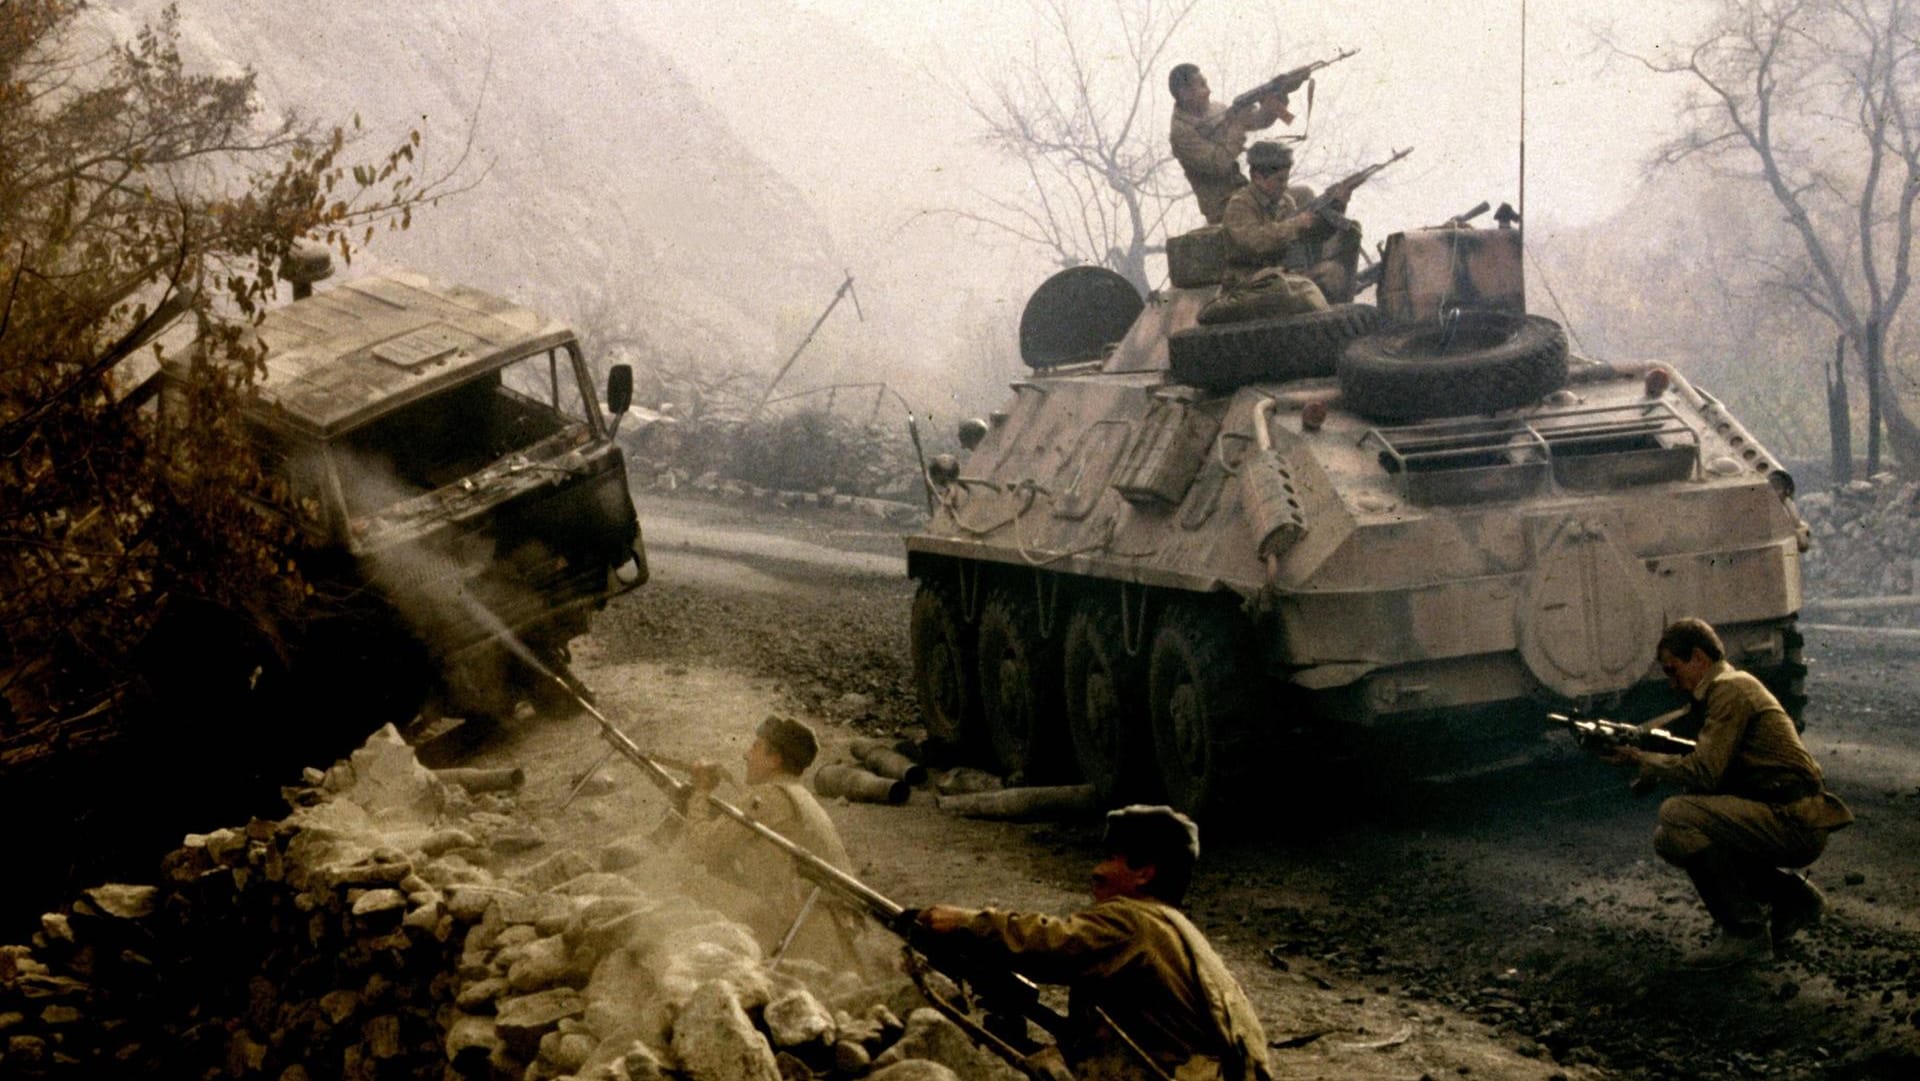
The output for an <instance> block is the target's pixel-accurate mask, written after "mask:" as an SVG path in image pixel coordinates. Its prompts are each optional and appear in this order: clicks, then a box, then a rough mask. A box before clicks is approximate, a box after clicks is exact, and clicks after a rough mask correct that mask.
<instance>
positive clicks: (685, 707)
mask: <svg viewBox="0 0 1920 1081" xmlns="http://www.w3.org/2000/svg"><path fill="white" fill-rule="evenodd" d="M642 513H643V516H644V520H645V521H646V522H647V523H648V529H649V534H648V540H649V547H650V550H651V551H652V553H653V562H654V570H655V581H654V582H653V583H652V584H650V585H649V586H648V587H647V588H646V589H644V590H641V591H640V592H638V593H637V594H634V595H632V596H630V597H628V598H625V599H623V601H622V602H620V603H619V604H618V605H617V606H616V607H615V608H613V609H611V610H609V611H608V612H607V613H605V614H604V615H603V616H602V617H601V619H600V622H599V623H598V625H597V628H596V632H595V634H594V635H593V636H592V637H591V639H589V640H586V641H583V642H582V643H580V644H579V646H578V647H577V658H576V661H577V663H576V668H577V671H578V672H579V674H580V675H581V676H582V677H583V678H584V679H585V681H586V682H587V683H588V684H589V685H590V686H592V687H594V688H595V689H596V691H597V692H598V693H599V695H600V697H601V701H602V704H603V705H604V706H606V707H607V708H608V709H609V710H610V711H611V712H612V714H613V715H614V716H616V717H620V718H623V719H624V721H625V723H627V724H628V725H629V726H630V730H631V731H632V732H633V734H634V735H635V736H636V738H639V739H640V740H641V741H642V742H643V743H647V744H650V745H654V746H657V747H659V748H661V749H662V750H665V751H668V752H670V753H674V754H678V755H683V756H684V755H695V754H706V755H710V756H714V757H717V758H720V759H722V760H737V758H738V755H739V753H740V752H741V750H743V749H744V745H745V739H746V735H747V733H749V732H750V730H751V728H752V726H753V724H754V723H755V722H757V720H758V719H759V717H760V716H762V715H763V714H764V713H766V712H768V711H769V710H772V709H787V710H791V711H796V712H799V713H801V714H803V715H806V716H809V717H811V718H813V719H815V720H824V721H828V722H831V723H830V724H828V725H827V726H826V731H827V732H828V734H829V748H830V752H831V751H832V750H833V749H834V748H836V747H840V746H843V745H844V743H845V741H846V740H847V739H848V738H849V737H850V736H852V735H854V734H856V733H861V732H873V731H892V730H897V729H901V728H908V727H910V726H911V725H912V723H913V720H914V709H913V703H912V698H911V690H910V686H909V684H908V680H907V676H908V668H907V658H906V635H905V612H906V606H907V602H908V598H909V597H910V595H911V585H910V583H908V582H907V581H905V580H904V578H903V577H902V571H901V564H900V561H899V551H900V549H899V546H898V545H899V542H898V539H897V536H896V535H895V534H894V533H892V532H890V531H889V530H888V528H887V527H886V526H885V525H883V524H879V523H876V522H874V521H873V520H872V519H871V518H870V517H865V516H859V515H844V516H841V515H835V514H832V513H827V512H820V511H813V510H808V511H797V510H780V509H770V508H767V507H765V506H762V505H755V504H742V503H727V504H709V503H700V502H693V501H687V500H680V499H660V498H656V499H654V500H652V501H650V503H649V505H647V506H643V507H642ZM1808 652H1809V655H1810V656H1811V657H1812V658H1813V660H1814V666H1813V675H1812V678H1811V687H1810V690H1811V692H1812V695H1813V705H1812V706H1811V708H1810V711H1809V719H1808V738H1809V741H1810V744H1811V746H1812V748H1813V750H1814V752H1815V754H1816V755H1817V756H1819V757H1820V758H1821V759H1822V761H1823V762H1824V763H1825V764H1826V766H1827V769H1828V771H1829V775H1830V778H1831V780H1832V783H1833V785H1834V787H1835V788H1836V789H1837V790H1838V791H1840V792H1841V793H1842V794H1843V795H1844V796H1845V797H1846V798H1847V799H1848V800H1849V801H1850V803H1851V804H1852V806H1853V807H1854V809H1855V810H1856V812H1858V813H1859V816H1860V823H1859V825H1858V826H1857V827H1856V828H1854V829H1852V830H1849V831H1847V832H1845V833H1842V834H1840V835H1838V837H1837V838H1836V841H1835V843H1834V846H1833V848H1832V850H1831V851H1830V852H1829V853H1828V855H1827V856H1826V857H1825V858H1823V859H1822V860H1821V861H1820V863H1819V864H1817V865H1816V867H1815V868H1814V872H1813V878H1814V880H1815V881H1816V882H1817V883H1818V884H1820V885H1821V886H1822V887H1823V888H1824V889H1826V890H1827V892H1828V895H1829V897H1830V898H1831V899H1832V901H1833V911H1832V916H1831V918H1830V919H1829V921H1828V922H1827V923H1826V924H1825V925H1823V926H1821V927H1819V928H1816V929H1814V930H1812V931H1810V932H1808V933H1806V934H1805V935H1804V937H1803V938H1802V939H1800V940H1797V941H1795V942H1794V943H1792V944H1791V945H1790V946H1789V947H1787V948H1786V949H1785V950H1784V952H1783V955H1782V956H1781V958H1780V959H1779V960H1778V961H1777V962H1776V963H1775V964H1773V965H1771V966H1768V967H1766V968H1762V969H1757V970H1754V971H1752V972H1748V973H1744V974H1741V975H1738V976H1733V977H1728V976H1724V975H1718V976H1698V975H1693V974H1689V973H1687V972H1684V971H1682V970H1680V969H1678V968H1677V967H1676V966H1675V965H1674V958H1675V956H1676V954H1677V952H1678V951H1680V950H1682V949H1684V948H1685V947H1687V946H1688V945H1690V944H1692V943H1694V942H1696V941H1699V940H1700V939H1701V938H1702V937H1703V936H1704V935H1705V933H1706V932H1707V931H1708V924H1707V920H1706V917H1705V915H1704V913H1703V912H1702V911H1701V910H1700V908H1699V906H1698V904H1697V902H1696V901H1695V900H1694V898H1693V895H1692V893H1691V890H1690V889H1689V887H1688V885H1687V883H1686V881H1685V879H1684V878H1683V877H1682V876H1681V875H1680V874H1679V873H1678V872H1676V871H1674V870H1672V869H1671V868H1669V867H1667V866H1665V865H1664V864H1661V863H1660V862H1658V861H1657V860H1655V859H1653V858H1652V856H1651V853H1650V851H1649V848H1648V843H1647V842H1648V834H1649V831H1650V824H1651V817H1652V814H1653V809H1654V805H1653V803H1652V802H1650V801H1642V800H1635V799H1633V798H1632V797H1630V796H1628V795H1627V794H1626V793H1625V791H1624V787H1623V784H1622V780H1621V778H1620V777H1619V776H1617V775H1616V774H1614V773H1613V772H1612V771H1610V770H1608V769H1607V768H1605V767H1603V766H1601V765H1599V764H1597V763H1594V762H1591V761H1589V760H1586V759H1584V758H1582V757H1581V756H1579V755H1578V754H1576V753H1574V752H1572V751H1570V750H1567V751H1565V752H1564V753H1550V754H1548V755H1546V756H1544V757H1543V759H1542V760H1541V761H1538V762H1536V763H1534V764H1533V765H1532V766H1530V767H1528V768H1526V769H1524V770H1518V771H1509V772H1507V773H1503V774H1499V775H1495V776H1492V777H1488V778H1483V779H1480V780H1477V781H1473V782H1469V783H1463V784H1455V785H1452V786H1448V787H1444V788H1435V787H1425V786H1422V787H1418V788H1409V786H1408V785H1406V784H1405V783H1404V779H1397V780H1395V781H1392V782H1390V783H1387V784H1384V785H1375V784H1370V783H1367V782H1366V781H1365V780H1364V779H1362V778H1355V779H1354V783H1353V784H1352V785H1351V786H1350V788H1349V790H1348V793H1347V795H1346V796H1345V797H1343V798H1342V799H1340V800H1339V801H1337V802H1328V803H1326V804H1324V805H1321V806H1320V807H1319V808H1318V809H1317V810H1313V811H1302V810H1299V809H1298V808H1295V809H1292V810H1289V811H1288V812H1286V814H1285V817H1284V818H1282V817H1280V812H1279V811H1278V810H1277V809H1276V811H1275V812H1274V813H1275V818H1274V819H1273V820H1271V821H1266V822H1261V821H1258V820H1257V815H1258V813H1257V812H1256V813H1254V816H1253V818H1250V819H1249V820H1248V821H1247V822H1244V823H1242V826H1243V829H1242V831H1241V832H1242V833H1243V834H1245V836H1243V837H1241V838H1238V839H1235V840H1232V841H1229V842H1226V843H1215V844H1213V845H1210V847H1209V852H1208V855H1207V858H1206V859H1205V860H1204V861H1203V866H1202V868H1201V873H1200V875H1199V878H1198V881H1197V882H1196V885H1195V889H1194V892H1193V895H1192V897H1191V899H1190V900H1191V907H1192V909H1193V912H1194V914H1195V916H1196V918H1197V919H1198V920H1199V922H1200V923H1201V925H1202V926H1203V927H1205V928H1207V929H1208V931H1209V932H1210V933H1211V934H1212V935H1213V937H1214V938H1215V940H1216V942H1217V943H1218V944H1219V945H1220V946H1221V947H1222V949H1223V951H1224V952H1225V954H1226V956H1227V958H1228V960H1229V962H1230V963H1231V964H1232V965H1233V967H1234V968H1235V969H1236V971H1237V972H1238V973H1239V974H1240V976H1241V979H1242V980H1243V982H1244V983H1246V984H1247V986H1248V988H1249V990H1250V991H1251V992H1252V993H1253V995H1254V996H1255V999H1256V1002H1257V1004H1258V1005H1259V1007H1260V1009H1261V1013H1262V1016H1263V1018H1264V1020H1265V1022H1266V1026H1267V1029H1268V1034H1269V1036H1270V1037H1271V1038H1272V1039H1273V1040H1275V1041H1277V1042H1278V1043H1279V1044H1280V1045H1281V1046H1280V1047H1277V1048H1276V1050H1275V1051H1274V1057H1275V1060H1276V1067H1277V1070H1278V1073H1279V1075H1280V1076H1282V1077H1299V1078H1307V1077H1322V1076H1340V1077H1380V1078H1404V1079H1408V1081H1411V1079H1413V1078H1417V1077H1422V1076H1429V1077H1443V1076H1456V1077H1459V1076H1471V1077H1478V1078H1516V1079H1517V1078H1551V1077H1554V1076H1556V1075H1560V1076H1567V1077H1579V1076H1607V1077H1623V1078H1748V1077H1781V1078H1813V1077H1822V1078H1824V1077H1845V1078H1862V1079H1865V1078H1896V1077H1897V1078H1912V1077H1915V1076H1920V969H1916V968H1915V965H1914V958H1915V956H1916V954H1920V949H1916V947H1920V922H1916V917H1917V916H1920V888H1917V887H1920V859H1916V857H1915V855H1914V853H1915V852H1920V737H1917V736H1916V734H1915V731H1914V728H1913V725H1912V717H1911V711H1910V708H1909V705H1908V703H1910V701H1911V700H1912V698H1913V695H1914V693H1915V691H1916V690H1920V678H1917V677H1916V675H1915V672H1914V668H1913V666H1912V663H1911V659H1910V655H1909V654H1906V653H1901V652H1890V651H1885V650H1884V649H1879V648H1877V647H1873V646H1872V645H1871V642H1870V641H1865V642H1863V640H1862V639H1860V638H1858V637H1857V636H1845V637H1831V638H1829V637H1824V636H1822V635H1821V634H1818V633H1816V634H1813V635H1810V636H1809V648H1808ZM597 757H598V743H597V741H596V740H595V738H594V733H593V730H592V728H591V726H590V724H589V723H588V722H586V721H584V720H581V719H574V720H569V721H560V722H544V723H536V724H533V725H529V726H526V727H524V728H521V729H519V730H516V731H513V732H509V733H506V734H505V735H504V736H503V737H502V738H500V739H498V740H496V741H495V742H493V743H492V744H490V745H488V746H486V747H484V748H483V749H482V750H481V751H480V752H479V753H478V755H477V756H475V758H474V764H480V765H505V764H519V765H524V766H526V767H527V768H528V769H529V770H530V771H531V773H532V777H531V779H530V780H529V786H528V797H527V798H528V800H529V803H530V805H533V806H542V805H544V806H546V807H548V808H550V809H549V810H547V811H544V812H541V813H543V814H545V815H547V816H548V821H547V822H546V825H547V828H548V833H549V835H567V834H572V835H577V836H581V837H583V838H586V837H597V836H604V835H606V834H607V833H608V832H609V831H615V830H628V829H632V828H635V826H636V823H641V824H644V823H647V822H650V821H651V820H652V819H653V818H654V817H657V816H658V814H659V813H660V809H659V801H658V799H657V797H656V796H655V795H654V794H653V793H652V791H651V790H650V789H648V788H647V787H646V786H645V785H644V783H643V782H642V781H640V780H639V778H638V777H637V776H627V775H625V773H624V772H623V767H621V766H619V765H618V764H615V765H614V766H609V767H607V770H608V771H609V773H608V781H607V784H606V785H605V786H604V787H605V788H606V791H603V792H599V793H598V794H595V795H593V796H589V797H586V798H583V799H581V800H579V801H577V802H576V803H574V804H573V805H572V806H571V807H568V808H566V809H564V810H561V809H557V805H558V803H559V802H560V799H561V798H562V796H563V794H564V790H565V787H566V785H567V784H568V782H569V780H570V779H571V777H572V776H574V775H575V774H577V773H579V772H580V771H581V770H583V769H585V768H586V767H587V765H589V764H590V763H591V762H593V761H594V760H595V759H596V758H597ZM1289 768H1290V764H1287V763H1276V769H1275V776H1276V777H1277V778H1279V779H1281V780H1284V779H1285V777H1286V775H1287V773H1288V770H1289ZM1409 792H1412V793H1413V795H1412V796H1411V798H1409V796H1408V793H1409ZM543 801H545V803H544V804H543ZM1278 806H1279V805H1278V804H1276V808H1277V807H1278ZM832 812H833V814H834V816H835V818H836V820H837V821H838V822H839V824H840V826H841V829H842V831H843V832H844V833H845V835H846V837H847V840H848V842H849V846H850V848H852V849H853V851H854V852H855V853H856V859H857V860H858V862H859V863H860V865H861V869H862V871H863V873H864V874H865V875H866V876H867V877H868V878H869V879H870V881H872V882H873V883H874V884H875V885H876V886H878V887H879V888H881V889H882V890H884V891H886V892H888V893H890V894H892V895H894V896H895V897H897V898H898V899H899V900H901V901H902V902H903V903H906V904H924V903H930V902H933V901H936V900H944V901H952V902H957V903H963V904H1001V905H1014V906H1029V907H1041V908H1050V909H1063V908H1067V907H1070V906H1072V905H1074V904H1076V903H1078V902H1079V901H1080V900H1081V899H1082V897H1083V894H1084V876H1085V872H1086V869H1087V868H1088V867H1089V866H1090V864H1091V863H1092V861H1093V860H1094V858H1095V857H1096V846H1097V833H1098V830H1097V826H1096V825H1095V824H1093V823H1085V822H1068V823H1045V824H1008V823H982V822H976V821H967V820H962V819H957V818H952V817H949V816H947V815H944V814H942V813H941V812H940V811H938V810H936V809H935V808H934V807H933V806H932V803H931V800H930V799H929V798H928V797H927V796H926V795H925V794H924V793H920V794H916V796H915V797H914V799H913V801H912V802H910V803H909V804H908V805H906V806H904V807H886V806H875V805H864V804H836V805H834V806H833V807H832Z"/></svg>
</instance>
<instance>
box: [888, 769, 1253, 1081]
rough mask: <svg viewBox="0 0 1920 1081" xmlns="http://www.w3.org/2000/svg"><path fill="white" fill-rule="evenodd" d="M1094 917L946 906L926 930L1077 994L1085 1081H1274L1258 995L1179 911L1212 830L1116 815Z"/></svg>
mask: <svg viewBox="0 0 1920 1081" xmlns="http://www.w3.org/2000/svg"><path fill="white" fill-rule="evenodd" d="M1106 852H1107V856H1106V858H1105V859H1103V860H1101V861H1100V862H1099V863H1098V864H1095V865H1094V868H1093V882H1092V886H1093V900H1094V905H1093V907H1092V908H1089V909H1086V910H1084V911H1081V912H1076V913H1074V914H1072V915H1070V916H1047V915H1038V914H1033V913H1021V912H1002V911H999V910H997V909H991V908H989V909H982V910H978V911H974V910H970V909H963V908H954V907H951V906H947V905H935V906H933V907H931V908H928V909H926V910H925V911H923V912H921V913H920V916H919V920H918V923H919V927H920V928H922V929H923V930H924V931H925V932H928V933H932V934H935V935H942V936H952V937H955V938H962V939H965V940H967V941H968V942H969V943H970V944H971V945H972V946H974V947H975V948H976V949H977V950H978V951H979V952H980V955H981V956H982V959H988V958H997V959H998V960H999V961H1001V962H1002V963H1004V964H1005V965H1007V966H1008V967H1009V968H1011V969H1013V970H1014V971H1017V972H1019V973H1021V974H1023V975H1026V976H1028V977H1030V978H1032V979H1035V980H1038V981H1040V982H1043V983H1062V984H1066V985H1067V987H1068V989H1069V1002H1068V1017H1069V1019H1070V1020H1071V1021H1072V1022H1074V1024H1075V1026H1076V1028H1077V1031H1078V1035H1077V1038H1075V1039H1073V1040H1071V1041H1069V1043H1068V1044H1067V1045H1064V1046H1062V1047H1061V1052H1062V1053H1063V1055H1064V1056H1065V1057H1066V1060H1067V1064H1068V1065H1069V1066H1070V1067H1071V1068H1072V1069H1073V1073H1074V1076H1075V1077H1078V1078H1081V1079H1082V1081H1097V1079H1101V1078H1134V1077H1142V1076H1152V1073H1151V1071H1145V1070H1143V1063H1142V1062H1141V1059H1142V1057H1145V1058H1147V1059H1150V1060H1151V1061H1152V1063H1153V1066H1154V1067H1155V1069H1157V1070H1158V1071H1160V1073H1161V1074H1164V1075H1165V1076H1169V1077H1178V1078H1181V1079H1182V1081H1186V1079H1189V1078H1191V1079H1195V1081H1198V1079H1209V1081H1265V1079H1267V1078H1269V1077H1270V1076H1271V1075H1270V1073H1269V1069H1268V1066H1267V1041H1266V1036H1265V1034H1264V1032H1263V1031H1262V1029H1261V1026H1260V1019H1259V1017H1258V1016H1257V1015H1256V1014H1255V1013H1254V1010H1253V1006H1252V1004H1251V1003H1250V1002H1248V1001H1247V996H1246V992H1245V991H1243V990H1242V989H1241V987H1240V984H1239V982H1238V981H1236V980H1235V979H1234V978H1233V975H1232V974H1231V973H1230V972H1228V971H1227V967H1226V964H1225V962H1223V961H1221V960H1220V956H1219V954H1217V953H1215V952H1214V950H1213V947H1212V946H1211V945H1210V944H1209V943H1208V942H1207V939H1206V936H1205V935H1203V934H1201V933H1200V930H1199V928H1197V927H1195V926H1194V925H1193V924H1192V922H1190V921H1189V920H1188V919H1187V917H1186V916H1185V915H1183V914H1182V913H1181V912H1180V910H1179V908H1178V905H1179V904H1180V902H1181V901H1182V900H1183V899H1184V898H1185V896H1186V892H1187V885H1188V883H1189V882H1190V881H1191V880H1192V877H1193V866H1194V862H1195V861H1196V860H1197V859H1198V858H1199V855H1200V830H1199V827H1197V826H1196V825H1194V823H1193V821H1192V820H1191V819H1189V818H1187V816H1185V815H1183V814H1180V813H1179V812H1177V811H1175V810H1173V809H1172V808H1171V807H1147V806H1141V805H1135V806H1132V807H1126V808H1122V809H1121V810H1118V811H1113V812H1111V813H1110V814H1108V815H1107V833H1106Z"/></svg>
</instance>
